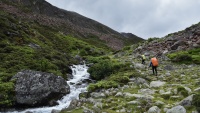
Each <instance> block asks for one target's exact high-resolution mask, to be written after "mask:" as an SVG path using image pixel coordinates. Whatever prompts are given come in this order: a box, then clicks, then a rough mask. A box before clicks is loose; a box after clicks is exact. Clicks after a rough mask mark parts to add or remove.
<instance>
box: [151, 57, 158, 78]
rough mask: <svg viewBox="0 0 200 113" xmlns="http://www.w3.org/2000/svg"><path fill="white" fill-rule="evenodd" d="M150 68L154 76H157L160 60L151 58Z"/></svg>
mask: <svg viewBox="0 0 200 113" xmlns="http://www.w3.org/2000/svg"><path fill="white" fill-rule="evenodd" d="M149 67H152V71H153V74H156V76H157V67H158V60H157V58H156V57H153V58H151V62H150V65H149Z"/></svg>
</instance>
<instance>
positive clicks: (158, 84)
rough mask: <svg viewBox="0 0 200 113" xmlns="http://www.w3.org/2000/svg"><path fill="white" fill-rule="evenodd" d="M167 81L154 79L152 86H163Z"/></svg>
mask: <svg viewBox="0 0 200 113" xmlns="http://www.w3.org/2000/svg"><path fill="white" fill-rule="evenodd" d="M165 83H166V82H162V81H152V82H151V83H150V87H156V88H157V87H161V86H163V85H165Z"/></svg>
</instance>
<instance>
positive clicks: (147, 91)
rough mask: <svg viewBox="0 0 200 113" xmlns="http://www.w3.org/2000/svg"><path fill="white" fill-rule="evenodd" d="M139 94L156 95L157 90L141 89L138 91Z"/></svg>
mask: <svg viewBox="0 0 200 113" xmlns="http://www.w3.org/2000/svg"><path fill="white" fill-rule="evenodd" d="M138 93H141V94H150V95H151V94H154V93H155V90H151V89H149V88H148V89H140V90H138Z"/></svg>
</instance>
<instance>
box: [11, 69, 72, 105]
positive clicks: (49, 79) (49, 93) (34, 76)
mask: <svg viewBox="0 0 200 113" xmlns="http://www.w3.org/2000/svg"><path fill="white" fill-rule="evenodd" d="M12 79H16V84H15V91H16V103H17V105H25V106H52V105H56V104H57V103H56V101H57V100H58V99H60V98H61V97H62V96H64V95H66V94H68V93H69V92H70V88H69V85H68V84H67V82H66V81H65V80H64V79H63V78H62V77H60V76H56V75H54V74H52V73H45V72H40V71H32V70H24V71H21V72H18V73H17V74H16V75H14V77H13V78H12Z"/></svg>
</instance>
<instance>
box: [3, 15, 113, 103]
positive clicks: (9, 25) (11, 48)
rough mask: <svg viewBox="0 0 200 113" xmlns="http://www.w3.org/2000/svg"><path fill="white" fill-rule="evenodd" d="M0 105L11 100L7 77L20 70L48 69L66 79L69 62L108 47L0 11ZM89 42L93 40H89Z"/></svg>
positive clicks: (96, 54)
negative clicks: (77, 56) (92, 43)
mask: <svg viewBox="0 0 200 113" xmlns="http://www.w3.org/2000/svg"><path fill="white" fill-rule="evenodd" d="M0 27H1V29H0V47H1V48H0V54H1V55H0V60H1V63H0V72H1V73H0V94H1V96H0V106H7V105H8V106H9V105H11V104H12V101H13V100H14V89H13V88H14V84H13V82H12V81H10V79H11V78H12V76H13V75H14V74H16V73H17V72H19V71H21V70H25V69H30V70H36V71H43V72H50V73H54V74H55V75H58V76H62V77H64V78H67V76H66V74H67V73H71V69H70V68H69V66H70V65H72V64H76V63H80V61H79V60H77V59H76V57H75V56H76V55H79V56H82V57H83V56H85V58H86V57H87V56H99V55H103V54H104V53H105V52H106V51H110V49H109V48H108V47H107V46H105V45H103V44H102V45H101V44H94V45H96V46H94V45H91V44H89V43H87V42H85V41H81V40H78V39H77V38H74V37H73V36H70V35H64V34H63V33H62V32H60V31H59V30H57V29H53V28H52V27H48V26H44V25H40V24H39V23H37V22H30V21H26V20H22V19H20V18H17V17H15V16H12V15H10V14H8V13H6V12H4V11H0ZM91 42H92V40H91Z"/></svg>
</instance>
